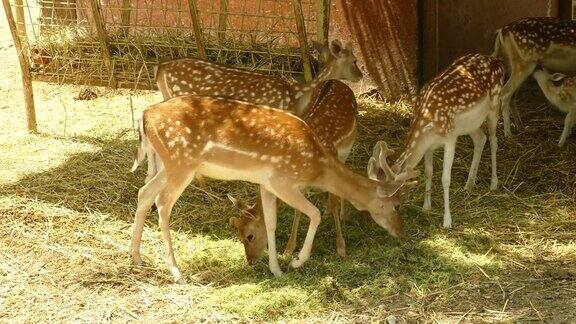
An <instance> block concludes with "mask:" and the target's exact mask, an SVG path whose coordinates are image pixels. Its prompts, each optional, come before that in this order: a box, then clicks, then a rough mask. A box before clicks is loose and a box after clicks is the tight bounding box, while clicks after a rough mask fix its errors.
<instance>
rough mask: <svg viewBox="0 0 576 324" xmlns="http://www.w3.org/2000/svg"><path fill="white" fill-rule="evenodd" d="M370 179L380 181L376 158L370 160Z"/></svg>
mask: <svg viewBox="0 0 576 324" xmlns="http://www.w3.org/2000/svg"><path fill="white" fill-rule="evenodd" d="M368 178H370V179H372V180H378V165H377V162H376V159H375V158H374V157H371V158H370V160H368Z"/></svg>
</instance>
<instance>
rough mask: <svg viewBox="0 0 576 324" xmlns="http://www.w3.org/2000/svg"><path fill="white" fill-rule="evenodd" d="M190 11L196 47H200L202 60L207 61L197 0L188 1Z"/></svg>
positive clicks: (199, 51) (199, 53) (199, 54)
mask: <svg viewBox="0 0 576 324" xmlns="http://www.w3.org/2000/svg"><path fill="white" fill-rule="evenodd" d="M188 9H189V10H190V21H192V29H194V38H195V39H196V47H198V56H200V58H201V59H206V47H205V46H204V37H203V36H202V27H201V26H200V17H198V7H197V6H196V0H188Z"/></svg>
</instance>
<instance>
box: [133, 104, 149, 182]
mask: <svg viewBox="0 0 576 324" xmlns="http://www.w3.org/2000/svg"><path fill="white" fill-rule="evenodd" d="M144 122H145V119H144V114H142V117H140V119H139V120H138V147H136V151H135V152H134V164H133V165H132V168H131V169H130V172H134V171H136V169H137V168H138V166H139V165H140V163H142V161H143V160H144V158H145V157H146V146H147V145H148V139H147V138H146V132H145V128H144Z"/></svg>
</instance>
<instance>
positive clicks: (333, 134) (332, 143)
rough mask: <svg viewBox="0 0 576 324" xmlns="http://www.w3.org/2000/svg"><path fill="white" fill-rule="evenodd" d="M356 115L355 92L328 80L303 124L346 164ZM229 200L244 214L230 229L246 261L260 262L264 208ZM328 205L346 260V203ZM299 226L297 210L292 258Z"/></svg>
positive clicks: (314, 96) (287, 250)
mask: <svg viewBox="0 0 576 324" xmlns="http://www.w3.org/2000/svg"><path fill="white" fill-rule="evenodd" d="M357 115H358V105H357V103H356V97H355V96H354V92H352V90H351V89H350V88H349V87H348V86H347V85H346V84H344V83H343V82H341V81H338V80H327V81H323V82H321V83H320V84H319V86H318V87H317V89H316V90H315V91H314V93H313V94H312V100H311V101H310V107H309V108H308V109H307V110H306V112H305V114H304V115H303V116H302V120H303V121H304V122H306V124H307V125H308V126H309V127H310V128H311V129H312V130H313V131H314V134H315V135H316V137H317V139H318V140H319V142H320V144H321V145H322V146H323V147H324V149H325V150H326V151H328V152H329V153H330V154H331V155H332V156H333V157H336V158H337V159H338V160H339V161H340V162H342V163H346V159H347V158H348V156H349V155H350V152H351V150H352V146H353V144H354V141H355V139H356V134H357V131H356V119H357ZM228 198H229V199H230V201H231V202H232V204H233V205H234V206H235V207H236V208H237V209H238V210H240V212H241V214H240V217H231V218H230V220H229V221H230V225H232V226H233V227H234V228H236V229H237V230H238V234H239V236H240V239H241V241H242V243H243V244H244V250H245V252H246V260H247V262H248V264H250V265H252V264H254V263H256V262H257V261H258V260H259V259H260V257H261V256H262V254H263V252H264V249H266V247H267V246H266V228H265V226H264V214H263V210H262V205H261V204H255V205H248V204H246V203H245V202H243V201H240V200H238V199H236V198H235V197H233V196H230V195H229V196H228ZM338 201H340V203H339V204H338ZM326 205H327V208H326V209H327V211H328V213H329V214H331V215H332V217H333V218H334V224H335V230H336V251H337V253H338V255H339V256H341V257H345V256H346V242H345V240H344V237H343V235H342V227H341V224H340V218H341V215H344V213H345V202H344V200H341V199H339V198H338V197H336V196H334V195H332V194H328V200H327V204H326ZM338 207H339V208H338ZM299 222H300V213H299V212H298V210H295V212H294V219H293V222H292V229H291V231H290V238H289V239H288V243H287V244H286V248H285V251H284V254H285V255H292V253H293V252H294V249H295V247H296V241H297V235H298V225H299Z"/></svg>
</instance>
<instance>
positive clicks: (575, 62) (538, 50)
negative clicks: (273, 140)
mask: <svg viewBox="0 0 576 324" xmlns="http://www.w3.org/2000/svg"><path fill="white" fill-rule="evenodd" d="M494 55H495V56H498V57H501V58H504V60H505V62H506V66H507V70H508V73H509V74H510V77H509V79H508V81H507V82H506V84H505V85H504V87H503V88H502V116H503V119H504V134H505V135H506V136H510V135H511V134H512V133H511V131H510V100H511V98H512V96H513V95H514V93H515V92H516V90H518V88H519V87H520V85H522V83H523V82H524V81H525V80H526V79H527V78H528V77H529V76H530V75H531V74H532V72H533V71H534V69H535V67H536V65H538V64H539V63H540V64H542V65H543V66H544V67H546V68H549V69H551V70H554V71H561V72H564V73H576V21H573V20H560V19H558V18H551V17H533V18H525V19H522V20H519V21H516V22H514V23H511V24H509V25H507V26H505V27H504V28H502V29H500V30H499V31H498V33H497V36H496V42H495V45H494ZM512 112H513V113H514V118H515V119H516V121H517V123H519V122H520V117H519V114H518V112H517V110H516V109H513V110H512Z"/></svg>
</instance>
